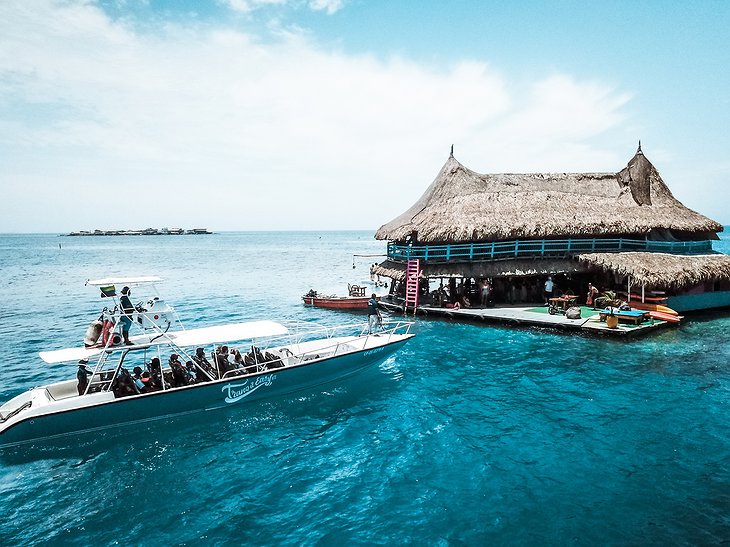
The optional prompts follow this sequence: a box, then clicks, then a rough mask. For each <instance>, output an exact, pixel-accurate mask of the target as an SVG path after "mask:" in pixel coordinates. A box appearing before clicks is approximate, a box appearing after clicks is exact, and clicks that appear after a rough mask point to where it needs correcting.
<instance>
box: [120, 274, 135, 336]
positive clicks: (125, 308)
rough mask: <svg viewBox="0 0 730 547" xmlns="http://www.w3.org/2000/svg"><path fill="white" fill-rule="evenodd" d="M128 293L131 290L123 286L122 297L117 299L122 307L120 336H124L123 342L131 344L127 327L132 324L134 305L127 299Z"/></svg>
mask: <svg viewBox="0 0 730 547" xmlns="http://www.w3.org/2000/svg"><path fill="white" fill-rule="evenodd" d="M130 294H132V291H130V290H129V287H124V288H123V289H122V297H121V298H120V299H119V305H120V306H121V308H122V317H121V318H120V323H121V324H122V336H123V337H124V343H125V344H127V345H128V346H131V345H132V342H130V341H129V327H131V326H132V314H133V313H134V306H133V305H132V301H131V300H130V299H129V295H130Z"/></svg>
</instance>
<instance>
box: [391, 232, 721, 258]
mask: <svg viewBox="0 0 730 547" xmlns="http://www.w3.org/2000/svg"><path fill="white" fill-rule="evenodd" d="M622 251H623V252H626V251H641V252H655V253H669V254H703V253H710V252H712V241H709V240H708V241H652V240H646V239H625V238H614V239H537V240H513V241H490V242H482V243H456V244H447V245H413V244H411V245H400V244H397V243H393V242H390V243H388V258H389V259H391V260H393V261H395V262H405V261H407V260H410V259H413V258H418V259H420V260H422V261H423V262H452V261H453V262H466V261H474V260H500V259H510V258H556V257H565V256H570V255H575V254H581V253H612V252H622Z"/></svg>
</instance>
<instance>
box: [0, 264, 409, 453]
mask: <svg viewBox="0 0 730 547" xmlns="http://www.w3.org/2000/svg"><path fill="white" fill-rule="evenodd" d="M159 281H160V279H159V278H122V279H105V280H97V281H90V282H88V284H90V285H95V286H98V287H100V288H101V289H102V294H103V295H106V296H108V297H112V298H113V297H115V296H116V285H118V284H125V285H127V286H139V285H154V284H155V283H156V282H159ZM161 302H162V301H161V299H160V298H159V297H156V298H153V299H151V300H150V301H149V302H147V304H146V305H142V304H141V303H140V304H138V305H137V306H135V311H134V312H133V313H131V314H130V313H128V314H127V315H131V316H132V317H131V319H132V324H133V325H134V327H135V331H137V332H139V334H136V335H132V336H129V342H130V343H129V344H124V343H123V342H122V340H121V337H120V336H119V333H120V328H121V326H122V324H123V322H122V320H121V318H122V311H121V307H120V305H119V304H117V305H115V306H114V308H113V309H111V310H110V309H109V308H108V307H107V308H105V312H104V313H103V314H102V316H103V318H104V322H103V323H104V324H106V325H108V323H106V322H109V323H111V326H110V327H109V328H108V332H107V336H106V337H104V336H103V333H102V332H99V333H98V336H99V338H100V339H101V341H99V340H98V339H97V340H96V341H95V342H96V343H93V344H88V342H89V340H88V339H87V340H85V342H86V343H87V344H88V345H86V344H85V345H84V346H80V347H74V348H68V349H61V350H56V351H44V352H41V353H40V357H41V359H42V360H43V361H45V362H46V363H65V362H77V361H78V362H79V373H78V374H77V377H76V379H71V380H65V381H61V382H56V383H52V384H48V385H44V386H41V387H36V388H33V389H31V390H28V391H26V392H24V393H21V394H19V395H17V396H16V397H14V398H13V399H11V400H10V401H8V402H6V403H5V404H3V405H2V406H1V407H0V446H10V445H17V444H23V443H28V442H32V441H35V440H40V439H47V438H55V437H61V436H66V435H70V434H77V433H82V432H87V431H95V430H102V429H106V428H109V427H114V426H119V425H122V424H130V423H137V422H144V421H150V420H158V419H164V418H167V417H170V416H174V415H179V414H187V413H193V412H202V411H206V410H213V409H219V408H224V407H228V406H230V405H235V404H240V403H243V402H251V401H255V400H260V399H263V398H271V397H276V396H281V395H286V394H290V393H293V392H296V391H299V390H302V389H308V388H312V387H314V386H318V385H321V384H325V383H329V382H333V381H337V380H340V379H342V378H344V377H347V376H350V375H352V374H354V373H356V372H358V371H359V370H361V369H363V368H366V367H368V366H372V365H375V364H378V363H380V362H382V361H384V360H385V359H386V358H388V357H389V356H390V355H392V354H393V353H394V352H395V351H397V350H398V349H399V348H400V347H402V346H403V344H405V343H406V342H407V341H408V340H409V339H410V338H412V337H413V336H414V335H413V334H412V333H411V332H410V328H411V325H412V324H411V323H407V322H393V323H388V324H385V325H384V326H383V328H382V329H381V330H379V331H378V333H377V334H369V333H368V331H367V325H363V324H362V323H359V324H355V325H344V326H340V327H322V326H317V325H310V324H306V323H302V322H285V321H280V322H279V321H268V320H265V321H251V322H245V323H234V324H227V325H217V326H211V327H204V328H196V329H189V330H184V329H182V328H174V329H173V328H172V327H173V325H176V324H177V323H178V321H177V318H176V317H172V316H173V315H174V310H173V309H172V308H171V307H170V306H168V305H166V304H164V303H161ZM150 309H152V311H150ZM163 310H164V312H163ZM101 330H102V329H98V328H94V329H92V328H91V327H90V329H89V330H88V331H87V338H88V337H89V335H90V334H91V338H93V337H94V335H96V334H97V331H101ZM92 341H93V340H92ZM223 344H225V345H223ZM233 344H235V345H236V346H237V347H240V348H242V350H235V349H233ZM229 345H230V346H231V347H232V349H231V350H230V352H229V351H228V346H229ZM215 346H217V348H215ZM214 348H215V349H214ZM87 365H88V368H87Z"/></svg>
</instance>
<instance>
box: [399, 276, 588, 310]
mask: <svg viewBox="0 0 730 547" xmlns="http://www.w3.org/2000/svg"><path fill="white" fill-rule="evenodd" d="M434 281H435V280H433V279H431V280H430V283H431V285H430V284H429V280H422V281H421V283H420V287H419V304H426V305H431V306H435V307H446V308H454V309H464V308H488V307H492V306H494V305H500V304H508V305H515V304H517V305H519V304H536V303H539V302H541V301H542V303H543V304H547V303H548V302H549V301H550V298H553V297H556V296H561V295H566V294H567V295H573V294H577V293H573V292H572V290H571V288H570V287H571V286H575V285H576V283H578V284H580V282H579V281H577V280H576V279H574V278H571V277H570V276H567V275H562V274H558V275H557V276H552V275H549V276H545V277H542V278H541V277H537V276H533V277H528V276H523V277H511V278H510V277H496V278H489V277H484V278H461V279H459V278H453V277H452V278H444V279H441V281H440V283H439V285H438V287H437V288H436V289H435V290H431V287H433V285H432V283H433V282H434ZM404 290H405V288H404V287H403V284H402V283H398V284H396V286H395V289H394V291H392V292H394V293H395V294H401V292H404ZM598 294H599V291H598V288H597V287H596V286H594V285H593V284H592V283H588V288H587V290H586V293H585V302H586V304H587V305H588V306H594V303H595V299H596V297H597V296H598ZM580 300H581V303H583V300H582V299H580Z"/></svg>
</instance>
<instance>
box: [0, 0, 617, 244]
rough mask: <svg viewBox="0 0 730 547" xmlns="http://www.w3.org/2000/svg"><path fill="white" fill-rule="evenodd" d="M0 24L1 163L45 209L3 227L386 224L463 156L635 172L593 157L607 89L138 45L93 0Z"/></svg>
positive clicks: (170, 39)
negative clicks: (119, 210) (120, 206)
mask: <svg viewBox="0 0 730 547" xmlns="http://www.w3.org/2000/svg"><path fill="white" fill-rule="evenodd" d="M320 4H321V5H324V3H320ZM0 12H1V13H0V36H3V43H2V47H0V82H1V83H0V104H15V105H18V106H17V108H16V107H14V108H13V112H12V116H11V115H10V114H7V115H6V114H3V111H2V110H0V156H2V157H12V158H13V160H12V161H11V162H2V163H0V184H2V186H3V188H4V189H7V191H6V194H5V196H4V197H5V203H6V207H8V209H9V210H10V209H11V210H15V211H23V210H27V209H28V207H30V206H32V207H34V208H35V209H36V210H39V209H40V211H42V212H44V213H45V214H44V215H42V216H41V218H40V219H38V220H31V219H27V217H26V216H25V215H22V214H19V213H18V214H16V213H13V212H12V211H9V212H8V213H7V214H6V215H4V218H3V219H2V220H0V231H27V230H71V229H83V228H95V227H133V226H170V225H174V226H192V225H195V226H208V227H210V228H213V229H217V230H222V229H230V230H234V229H275V228H281V229H306V228H312V229H326V228H329V229H337V228H350V227H352V228H376V227H377V226H379V225H380V224H381V223H384V222H386V221H388V220H390V218H392V217H393V216H394V215H396V214H398V213H400V212H401V211H402V210H403V209H405V208H406V207H408V206H410V204H411V203H412V202H413V201H415V199H416V198H417V197H418V196H419V195H420V194H421V192H422V191H423V190H424V189H425V188H426V186H427V185H428V184H429V182H430V181H431V180H432V178H433V177H434V176H435V174H436V172H437V171H438V169H439V168H440V166H441V163H442V162H443V161H445V160H446V158H447V156H448V148H449V145H450V144H452V143H454V144H455V145H456V155H457V158H459V159H460V160H461V161H462V162H463V163H465V164H466V165H467V166H468V167H470V168H472V169H474V170H477V171H492V172H493V171H501V170H532V169H535V170H560V171H563V170H579V169H585V170H599V169H607V170H608V169H618V168H620V167H622V165H623V164H624V163H625V161H626V160H627V159H628V157H625V156H620V157H617V156H615V155H614V154H613V153H612V152H611V151H609V150H606V149H601V148H599V147H596V146H593V145H591V142H592V141H591V140H592V139H593V138H594V137H595V136H596V135H598V134H601V133H605V132H609V131H612V130H616V127H617V125H618V124H619V123H620V122H621V120H622V111H621V107H622V106H623V105H624V104H625V102H626V101H627V100H628V97H627V96H626V95H625V94H623V93H618V92H616V91H615V90H613V89H612V88H611V87H608V86H604V85H601V84H599V83H595V82H580V81H577V80H575V79H574V78H570V77H568V76H559V75H556V76H550V77H547V78H545V79H544V80H541V81H538V82H535V83H534V84H532V86H531V87H530V88H529V89H527V90H524V91H522V90H518V91H515V90H512V89H510V85H511V82H510V81H509V80H507V79H506V77H505V76H504V75H503V74H500V73H499V72H497V71H495V70H494V69H492V68H491V67H490V66H489V65H487V64H485V63H483V62H477V61H460V62H456V63H455V64H454V65H453V67H451V68H450V69H449V70H446V71H440V70H435V69H433V68H430V67H428V66H423V65H420V64H418V63H416V62H414V61H412V60H409V59H405V58H391V59H387V60H382V59H378V58H376V57H372V56H366V55H360V56H350V55H346V54H343V53H339V52H332V51H327V50H323V49H322V48H320V47H318V46H317V44H316V43H314V42H313V41H311V40H309V39H307V38H306V37H305V36H303V35H300V34H292V33H290V34H287V35H282V36H281V37H280V38H279V41H278V42H277V43H275V44H271V45H264V44H262V43H261V42H260V41H258V40H257V39H256V38H255V37H252V36H248V35H246V34H244V33H242V32H238V31H233V30H224V29H222V28H221V29H215V28H210V27H205V26H190V27H185V26H174V25H167V26H164V27H162V28H160V29H159V33H157V34H150V33H142V32H137V31H135V29H134V28H133V27H131V26H130V25H129V23H128V22H125V21H124V20H119V21H112V20H111V19H109V18H108V17H107V16H106V15H105V14H104V13H103V12H102V11H101V10H99V9H98V8H96V7H95V6H94V5H91V4H88V3H78V4H74V3H64V4H61V5H58V4H54V3H48V4H46V5H45V6H44V7H43V8H42V9H40V8H39V4H38V3H34V7H33V8H30V7H26V6H25V5H22V6H18V5H16V6H8V5H3V6H2V7H0ZM576 158H577V159H576ZM31 188H32V190H31ZM110 194H111V195H112V196H114V197H115V198H116V199H119V198H121V196H124V199H127V200H129V201H130V202H131V203H135V204H145V207H142V208H135V210H136V211H139V213H140V215H142V218H140V219H137V218H135V219H134V220H133V221H132V220H129V219H127V218H122V219H113V220H110V214H109V213H110V212H112V211H111V210H110V208H109V195H110ZM376 203H377V204H378V205H377V206H376V205H375V204H376ZM147 210H149V211H150V213H149V218H146V217H145V216H144V212H145V211H147ZM81 211H83V215H81V214H80V212H81Z"/></svg>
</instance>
